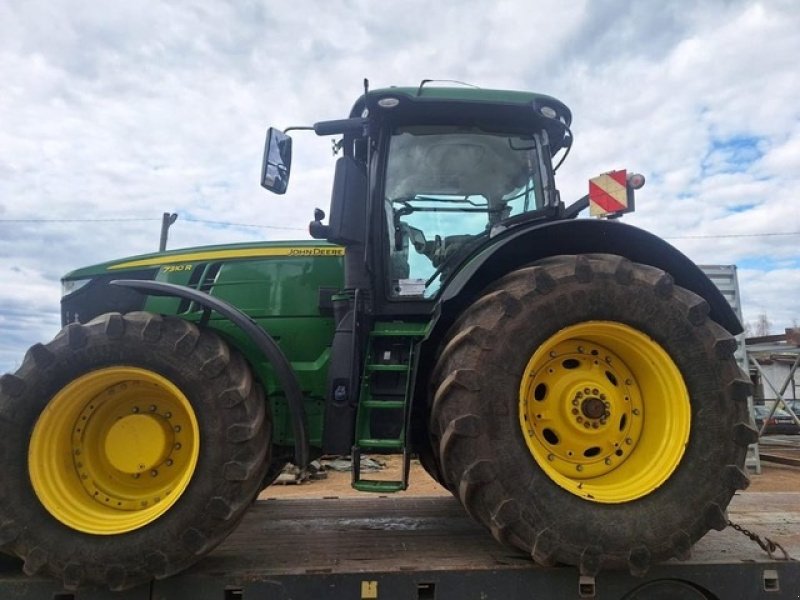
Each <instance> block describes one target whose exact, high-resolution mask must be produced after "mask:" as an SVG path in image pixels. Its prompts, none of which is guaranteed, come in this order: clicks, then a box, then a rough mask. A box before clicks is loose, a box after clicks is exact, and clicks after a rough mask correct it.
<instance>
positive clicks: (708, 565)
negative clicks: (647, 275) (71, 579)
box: [0, 492, 800, 600]
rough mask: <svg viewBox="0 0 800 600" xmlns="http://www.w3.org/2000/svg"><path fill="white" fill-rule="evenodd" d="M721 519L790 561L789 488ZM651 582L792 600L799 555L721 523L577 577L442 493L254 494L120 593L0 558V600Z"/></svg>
mask: <svg viewBox="0 0 800 600" xmlns="http://www.w3.org/2000/svg"><path fill="white" fill-rule="evenodd" d="M730 518H731V520H732V521H733V522H735V523H737V524H739V525H741V526H743V527H745V528H747V529H750V530H752V531H754V532H755V533H758V534H760V535H762V536H763V535H766V536H768V537H770V538H771V539H773V540H774V541H776V542H778V543H780V544H781V545H783V546H784V547H785V548H786V550H787V551H788V552H789V553H790V554H791V555H793V556H795V557H800V493H796V492H776V493H766V492H758V493H743V494H740V495H737V497H736V498H734V501H733V503H732V505H731V508H730ZM664 580H673V581H672V583H669V584H668V583H665V582H664ZM659 581H660V582H661V583H660V584H659V585H662V586H665V587H664V588H663V590H662V591H665V592H666V593H668V595H666V596H664V597H669V598H672V597H681V596H680V595H679V594H684V596H683V597H686V598H704V597H712V598H713V597H716V598H762V597H763V598H771V599H778V598H795V599H796V598H798V596H799V595H800V563H798V562H783V561H775V560H772V559H770V558H769V557H768V556H767V555H766V554H765V553H764V552H763V551H762V550H761V549H760V548H759V547H758V546H757V544H756V543H755V542H753V541H752V540H750V539H748V538H747V537H745V536H744V535H743V534H741V533H739V532H736V531H734V530H732V529H731V528H728V529H726V530H725V531H721V532H717V531H712V532H711V533H709V534H708V535H707V536H706V537H705V538H703V539H702V540H701V541H700V542H699V543H698V544H697V545H696V546H695V548H694V550H693V553H692V558H691V559H690V560H688V561H685V562H679V561H670V562H667V563H664V564H661V565H658V566H656V567H654V568H652V569H651V570H650V572H649V573H648V574H647V576H646V577H644V578H642V579H636V578H633V577H631V576H630V575H628V574H626V573H621V572H603V573H601V574H600V575H599V576H598V577H597V578H596V580H594V581H592V580H583V581H581V580H580V578H579V576H578V573H577V570H576V569H575V568H573V567H554V568H541V567H537V566H535V565H533V564H532V563H531V561H530V560H529V559H528V558H527V557H526V556H525V555H524V554H522V553H519V552H515V551H514V550H510V549H508V548H505V547H503V546H501V545H500V544H498V543H496V542H495V541H494V540H493V539H492V538H491V536H490V535H489V534H488V533H487V532H486V531H485V530H484V529H483V528H482V527H480V526H479V525H477V524H475V523H474V522H473V521H471V520H470V519H469V518H468V517H467V516H465V514H464V512H463V509H462V508H461V506H460V505H459V504H458V503H457V502H456V501H455V500H454V499H452V498H449V497H421V498H420V497H416V498H415V497H377V498H376V497H368V498H350V499H328V500H267V501H261V502H258V503H256V505H255V506H254V507H253V508H252V509H251V510H250V511H249V513H248V514H247V515H246V517H245V519H244V521H243V522H242V524H241V526H240V527H239V528H238V529H237V531H235V532H234V534H233V535H232V536H231V537H230V538H229V539H228V540H226V541H225V542H224V543H223V544H222V545H221V546H219V547H218V548H217V549H216V550H215V551H214V552H212V553H211V554H210V555H209V556H207V557H206V558H205V559H203V560H202V561H201V562H200V563H198V564H197V565H196V566H195V567H193V568H192V569H190V570H188V571H186V572H185V573H182V574H180V575H178V576H176V577H173V578H170V579H166V580H163V581H158V582H155V583H154V584H152V585H151V586H144V587H143V588H137V589H134V590H129V591H127V592H124V593H121V594H110V593H107V592H106V593H103V592H99V591H92V590H86V591H78V592H64V591H62V590H60V588H59V587H58V586H57V585H55V582H51V581H49V580H47V579H43V578H27V577H25V576H24V575H22V574H21V573H20V572H19V565H18V564H17V563H15V562H14V561H6V562H4V563H0V598H2V599H3V600H5V599H6V598H24V599H28V598H47V599H53V600H94V599H99V598H107V597H113V598H119V599H126V600H144V599H148V600H153V599H158V600H177V599H180V600H188V599H191V600H206V599H208V600H238V599H244V600H256V599H258V600H272V599H282V600H288V599H295V600H304V599H315V600H316V599H324V598H331V599H339V598H342V599H344V598H347V599H355V600H384V599H395V598H396V599H420V600H423V599H424V600H433V599H436V600H450V599H459V600H466V599H471V598H474V599H476V600H478V599H480V600H489V599H492V598H500V599H502V600H516V599H517V598H519V599H522V598H525V599H531V598H543V599H544V598H579V597H588V598H601V599H602V598H623V597H626V598H650V597H653V593H654V590H653V589H652V588H651V589H649V590H648V589H647V588H645V589H642V586H645V585H648V584H649V585H654V584H653V583H652V582H659ZM668 586H673V587H668ZM637 588H638V589H639V592H638V593H639V594H640V595H638V596H637V595H633V596H631V595H630V594H631V593H633V592H634V590H636V589H637ZM699 590H705V593H708V594H711V595H710V596H704V595H702V594H701V591H699ZM676 594H677V596H676Z"/></svg>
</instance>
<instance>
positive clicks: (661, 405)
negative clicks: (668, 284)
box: [519, 321, 691, 503]
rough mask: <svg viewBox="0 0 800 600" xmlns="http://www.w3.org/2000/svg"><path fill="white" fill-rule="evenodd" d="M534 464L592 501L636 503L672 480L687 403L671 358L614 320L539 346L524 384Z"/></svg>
mask: <svg viewBox="0 0 800 600" xmlns="http://www.w3.org/2000/svg"><path fill="white" fill-rule="evenodd" d="M519 416H520V424H521V427H522V433H523V437H524V438H525V442H526V444H527V446H528V449H529V450H530V452H531V454H532V456H533V458H534V459H535V460H536V462H537V464H538V465H539V466H540V467H541V468H542V470H543V471H544V472H545V473H546V474H547V476H548V477H549V478H550V479H552V480H553V481H554V482H555V483H557V484H558V485H559V486H561V487H562V488H564V489H565V490H567V491H569V492H571V493H573V494H575V495H577V496H580V497H582V498H585V499H587V500H592V501H595V502H603V503H621V502H629V501H632V500H635V499H637V498H641V497H643V496H645V495H647V494H649V493H651V492H653V491H654V490H656V489H657V488H658V487H660V486H661V485H662V484H663V483H664V482H665V481H667V479H669V477H670V476H671V475H672V474H673V473H674V471H675V469H676V468H677V466H678V464H679V463H680V460H681V457H682V456H683V453H684V450H685V448H686V444H687V442H688V439H689V430H690V424H691V406H690V403H689V393H688V391H687V389H686V385H685V383H684V381H683V377H682V376H681V373H680V371H679V369H678V367H677V366H676V365H675V363H674V362H673V361H672V359H671V358H670V356H669V355H668V354H667V352H666V351H665V350H664V349H663V348H662V347H661V346H660V345H659V344H658V343H656V342H655V341H654V340H652V339H651V338H650V337H648V336H647V335H645V334H643V333H642V332H640V331H638V330H636V329H634V328H632V327H629V326H627V325H623V324H622V323H616V322H610V321H588V322H585V323H580V324H577V325H573V326H571V327H567V328H565V329H563V330H561V331H559V332H558V333H556V334H555V335H553V336H552V337H550V338H549V339H548V340H547V341H546V342H545V343H544V344H542V345H541V346H540V347H539V348H538V349H537V350H536V352H535V353H534V354H533V356H532V357H531V359H530V360H529V361H528V364H527V366H526V368H525V371H524V373H523V376H522V380H521V382H520V403H519Z"/></svg>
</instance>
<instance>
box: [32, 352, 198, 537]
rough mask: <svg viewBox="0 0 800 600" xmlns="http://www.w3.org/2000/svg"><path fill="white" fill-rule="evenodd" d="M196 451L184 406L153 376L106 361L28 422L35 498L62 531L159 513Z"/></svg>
mask: <svg viewBox="0 0 800 600" xmlns="http://www.w3.org/2000/svg"><path fill="white" fill-rule="evenodd" d="M199 451H200V432H199V428H198V425H197V418H196V416H195V413H194V410H193V409H192V405H191V404H190V403H189V400H188V399H187V398H186V396H185V395H184V394H183V392H181V391H180V390H179V389H178V388H177V387H176V386H175V385H174V384H172V383H171V382H170V381H169V380H167V379H166V378H164V377H162V376H161V375H159V374H157V373H154V372H153V371H149V370H146V369H140V368H137V367H125V366H120V367H108V368H105V369H98V370H96V371H92V372H90V373H87V374H86V375H83V376H81V377H78V378H77V379H75V380H73V381H71V382H70V383H69V384H68V385H66V386H65V387H64V388H62V389H61V390H60V391H59V392H58V393H57V394H56V395H55V396H54V397H53V399H52V400H51V401H50V402H49V404H48V405H47V407H46V408H45V409H44V411H43V412H42V414H41V415H40V416H39V420H38V421H37V422H36V425H35V426H34V428H33V433H32V434H31V440H30V445H29V447H28V471H29V474H30V478H31V483H32V484H33V489H34V491H35V492H36V496H37V497H38V498H39V500H40V501H41V503H42V504H43V505H44V507H45V508H46V509H47V510H48V511H49V512H50V514H51V515H53V517H55V518H56V519H58V520H59V521H61V522H62V523H63V524H64V525H66V526H67V527H71V528H72V529H76V530H78V531H83V532H85V533H92V534H98V535H113V534H119V533H125V532H126V531H132V530H134V529H138V528H139V527H143V526H144V525H147V524H148V523H151V522H153V521H155V520H156V519H158V518H159V517H160V516H161V515H163V514H164V513H165V512H166V511H167V510H168V509H169V508H170V507H171V506H172V505H173V504H175V502H176V501H177V500H178V498H179V497H180V496H181V494H182V493H183V492H184V491H185V490H186V486H188V485H189V482H190V481H191V479H192V475H193V474H194V470H195V467H196V466H197V457H198V455H199Z"/></svg>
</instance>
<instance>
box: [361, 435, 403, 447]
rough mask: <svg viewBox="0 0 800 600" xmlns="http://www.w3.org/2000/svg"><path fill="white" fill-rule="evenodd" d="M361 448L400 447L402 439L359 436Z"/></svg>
mask: <svg viewBox="0 0 800 600" xmlns="http://www.w3.org/2000/svg"><path fill="white" fill-rule="evenodd" d="M358 445H359V447H360V449H361V450H365V449H369V448H402V447H403V440H401V439H400V440H394V439H381V438H361V439H359V440H358Z"/></svg>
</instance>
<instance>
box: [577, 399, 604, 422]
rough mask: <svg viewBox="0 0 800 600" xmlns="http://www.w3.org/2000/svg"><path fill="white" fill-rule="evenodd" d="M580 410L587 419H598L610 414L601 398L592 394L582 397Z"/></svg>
mask: <svg viewBox="0 0 800 600" xmlns="http://www.w3.org/2000/svg"><path fill="white" fill-rule="evenodd" d="M581 412H582V413H583V416H584V417H586V418H587V419H600V418H602V417H607V416H608V415H609V414H610V413H608V412H606V403H605V402H603V399H601V398H597V397H594V396H590V397H589V398H584V400H583V402H581Z"/></svg>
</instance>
